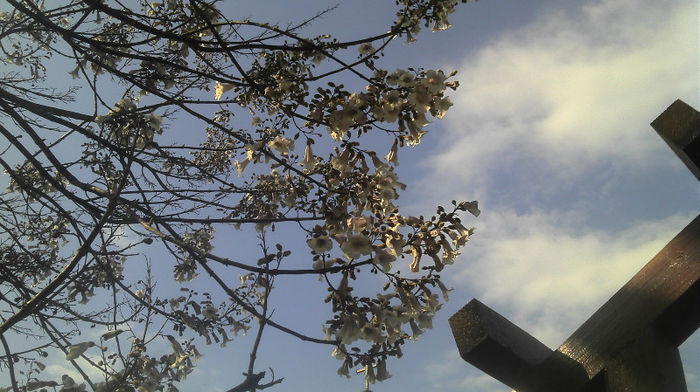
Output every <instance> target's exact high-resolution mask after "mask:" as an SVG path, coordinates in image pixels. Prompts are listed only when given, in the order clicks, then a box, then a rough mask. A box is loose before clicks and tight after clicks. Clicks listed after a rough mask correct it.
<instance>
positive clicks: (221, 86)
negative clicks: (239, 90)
mask: <svg viewBox="0 0 700 392" xmlns="http://www.w3.org/2000/svg"><path fill="white" fill-rule="evenodd" d="M232 88H233V84H231V83H221V82H216V84H215V85H214V98H215V99H216V100H217V101H218V100H219V99H221V96H222V95H224V93H225V92H227V91H228V90H230V89H232Z"/></svg>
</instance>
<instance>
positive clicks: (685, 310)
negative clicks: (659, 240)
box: [450, 100, 700, 392]
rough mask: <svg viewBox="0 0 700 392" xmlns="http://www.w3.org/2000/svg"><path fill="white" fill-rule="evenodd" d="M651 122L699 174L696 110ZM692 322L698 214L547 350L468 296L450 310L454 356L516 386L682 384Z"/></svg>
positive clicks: (676, 389) (643, 391)
mask: <svg viewBox="0 0 700 392" xmlns="http://www.w3.org/2000/svg"><path fill="white" fill-rule="evenodd" d="M652 127H654V129H655V130H656V131H657V132H658V133H659V134H660V135H661V137H662V138H663V139H664V140H665V141H666V143H667V144H668V145H669V146H670V147H671V149H673V151H674V152H676V154H677V155H678V156H679V158H680V159H681V160H682V161H683V162H684V163H685V164H686V165H687V166H688V168H689V169H690V171H691V172H692V173H693V174H695V176H696V177H697V178H698V179H700V169H699V167H700V113H698V112H697V111H695V110H694V109H692V108H691V107H690V106H688V105H686V104H685V103H683V102H682V101H680V100H678V101H676V102H674V103H673V104H672V105H671V106H670V107H669V108H668V109H667V110H666V111H664V112H663V113H662V114H661V115H660V116H659V117H658V118H657V119H656V120H654V122H653V123H652ZM698 326H700V215H698V217H696V218H695V219H694V220H693V221H692V222H690V224H688V226H686V227H685V228H684V229H683V230H682V231H681V232H680V233H679V234H678V235H677V236H676V237H675V238H673V239H672V240H671V242H669V243H668V244H667V245H666V246H665V247H664V248H663V249H662V250H661V252H659V253H658V254H657V255H656V256H655V257H654V258H653V259H652V260H651V261H650V262H649V263H648V264H647V265H646V266H645V267H644V268H642V270H640V271H639V272H638V273H637V274H636V275H635V276H634V277H633V278H632V279H631V280H630V281H629V282H627V284H625V285H624V286H623V287H622V288H621V289H620V290H619V291H618V292H617V293H616V294H615V295H613V296H612V298H610V299H609V300H608V302H606V303H605V304H604V305H603V306H601V307H600V309H598V311H596V312H595V313H594V314H593V315H592V316H591V317H590V318H589V319H588V320H587V321H586V322H585V323H583V325H581V327H579V328H578V329H577V330H576V332H574V333H573V334H572V335H571V337H569V338H568V339H567V340H566V341H565V342H564V343H563V344H562V345H561V346H560V347H559V348H558V349H557V350H556V351H551V350H549V349H548V348H547V347H546V346H544V345H543V344H542V343H540V342H539V341H537V339H535V338H534V337H532V336H530V335H529V334H527V332H525V331H523V330H522V329H520V328H518V327H517V326H515V325H514V324H512V323H511V322H510V321H508V320H507V319H505V318H504V317H502V316H500V315H499V314H498V313H496V312H495V311H493V310H491V309H489V308H488V307H487V306H486V305H484V304H482V303H480V302H478V301H476V300H472V301H471V302H469V303H468V304H467V305H466V306H465V307H464V308H462V309H461V310H460V311H458V312H457V313H455V314H454V315H453V316H452V317H451V318H450V327H451V328H452V333H453V335H454V337H455V341H456V343H457V348H458V349H459V352H460V355H461V356H462V358H463V359H465V360H466V361H467V362H470V363H472V364H474V365H475V366H477V367H479V368H480V369H482V370H483V371H485V372H486V373H488V374H490V375H491V376H493V377H494V378H496V379H498V380H500V381H501V382H503V383H504V384H506V385H508V386H510V387H511V388H514V389H516V390H517V391H518V392H558V391H562V392H564V391H567V392H576V391H578V392H660V391H663V392H687V387H686V384H685V379H684V376H683V367H682V364H681V360H680V355H679V353H678V346H679V345H680V344H681V343H683V342H684V341H685V340H686V339H687V338H688V337H689V336H690V335H692V333H693V332H694V331H695V330H696V329H697V328H698Z"/></svg>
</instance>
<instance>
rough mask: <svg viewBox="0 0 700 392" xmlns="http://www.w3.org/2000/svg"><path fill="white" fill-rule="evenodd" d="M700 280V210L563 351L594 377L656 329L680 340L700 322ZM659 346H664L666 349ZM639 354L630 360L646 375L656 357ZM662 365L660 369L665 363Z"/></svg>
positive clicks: (669, 338)
mask: <svg viewBox="0 0 700 392" xmlns="http://www.w3.org/2000/svg"><path fill="white" fill-rule="evenodd" d="M699 281H700V215H699V216H697V217H696V218H695V219H694V220H693V221H692V222H691V223H690V224H689V225H688V226H686V227H685V228H684V229H683V230H682V231H681V232H680V233H679V234H678V235H677V236H676V237H675V238H673V239H672V240H671V242H669V243H668V245H666V246H665V247H664V248H663V249H662V250H661V252H659V253H658V254H657V255H656V256H655V257H654V258H653V259H652V260H651V261H650V262H649V263H648V264H647V265H646V266H644V268H642V270H641V271H639V272H638V273H637V274H636V275H635V276H634V277H633V278H632V279H631V280H630V281H629V282H628V283H627V284H626V285H624V286H623V287H622V288H621V289H620V290H619V291H618V292H617V293H616V294H615V295H613V297H612V298H610V299H609V300H608V302H606V303H605V304H604V305H603V306H601V307H600V309H598V311H596V312H595V313H594V314H593V316H591V317H590V318H589V319H588V320H587V321H586V322H585V323H583V325H581V327H579V329H577V330H576V332H574V333H573V334H572V335H571V337H569V338H568V339H567V340H566V341H565V342H564V344H562V345H561V346H560V347H559V348H558V349H557V351H558V352H561V353H562V354H564V355H566V356H567V357H569V358H571V359H573V360H575V361H576V362H577V363H579V364H581V365H582V366H583V368H584V369H585V370H586V372H587V373H588V376H589V377H590V378H592V377H594V376H596V375H597V374H598V373H600V372H601V371H603V370H604V369H605V368H606V367H607V366H609V365H612V364H614V363H616V362H617V361H619V357H620V355H621V353H623V352H626V351H627V352H629V350H630V349H631V348H634V347H635V345H637V346H638V345H640V344H645V345H646V344H649V343H648V342H646V340H645V339H646V336H648V335H649V334H650V333H653V334H654V335H655V336H659V338H660V339H663V341H664V342H665V343H664V344H666V345H668V346H669V347H670V346H677V345H679V344H681V343H682V342H683V341H684V340H685V339H686V338H687V337H688V336H690V335H691V334H692V333H693V332H694V331H695V330H696V329H697V328H698V326H700V317H698V304H697V303H693V299H697V298H698V286H699V285H700V283H698V282H699ZM685 312H688V313H685ZM649 331H652V332H649ZM659 347H661V346H659ZM658 349H659V350H660V351H659V352H662V351H664V350H666V349H661V348H658ZM668 355H670V356H671V357H672V356H673V355H672V354H668ZM674 355H675V354H674ZM623 356H624V355H623ZM665 356H667V355H666V354H664V356H660V357H659V358H662V357H665ZM633 357H635V356H633ZM636 357H637V358H638V359H639V361H638V362H639V363H637V364H636V365H635V366H632V363H627V365H628V366H630V368H636V372H638V374H639V375H640V377H641V376H642V375H644V374H645V373H649V372H653V371H656V370H654V369H650V368H649V366H650V363H648V362H650V361H651V359H649V358H641V357H639V356H636ZM628 361H629V360H628ZM637 365H638V366H637ZM657 365H658V366H659V367H657V370H658V368H660V367H661V365H662V364H661V363H657ZM680 369H682V367H681V368H680ZM681 375H682V373H681ZM669 377H671V376H669ZM672 377H677V375H676V376H672ZM607 378H609V377H607ZM661 390H669V391H676V390H674V389H661ZM608 392H613V391H611V390H609V391H608Z"/></svg>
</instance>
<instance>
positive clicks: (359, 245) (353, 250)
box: [340, 234, 372, 259]
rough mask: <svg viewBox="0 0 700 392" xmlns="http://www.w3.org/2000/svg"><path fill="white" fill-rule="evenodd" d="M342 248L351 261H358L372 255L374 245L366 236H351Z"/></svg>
mask: <svg viewBox="0 0 700 392" xmlns="http://www.w3.org/2000/svg"><path fill="white" fill-rule="evenodd" d="M340 248H341V249H342V250H343V252H344V253H345V256H346V257H347V258H349V259H356V258H358V257H360V256H362V255H368V254H370V253H372V243H371V241H370V240H369V238H368V237H367V236H366V235H364V234H352V235H349V236H348V238H347V241H345V242H343V244H342V245H341V246H340Z"/></svg>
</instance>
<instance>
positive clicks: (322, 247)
mask: <svg viewBox="0 0 700 392" xmlns="http://www.w3.org/2000/svg"><path fill="white" fill-rule="evenodd" d="M306 244H307V245H308V246H309V248H311V249H312V250H313V251H314V253H316V254H321V253H324V252H328V251H329V250H331V249H332V248H333V241H331V239H330V238H329V237H328V236H325V235H322V236H319V237H314V238H310V239H308V240H306Z"/></svg>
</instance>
